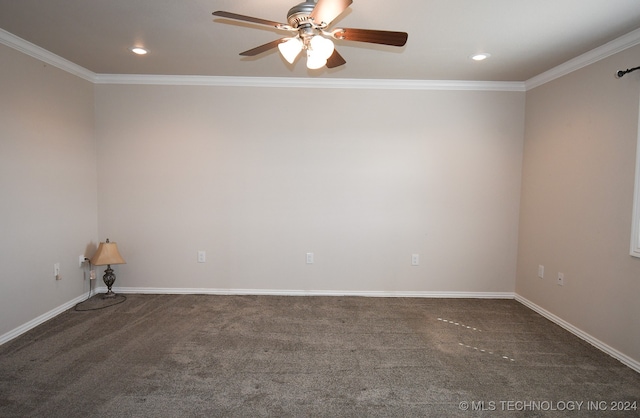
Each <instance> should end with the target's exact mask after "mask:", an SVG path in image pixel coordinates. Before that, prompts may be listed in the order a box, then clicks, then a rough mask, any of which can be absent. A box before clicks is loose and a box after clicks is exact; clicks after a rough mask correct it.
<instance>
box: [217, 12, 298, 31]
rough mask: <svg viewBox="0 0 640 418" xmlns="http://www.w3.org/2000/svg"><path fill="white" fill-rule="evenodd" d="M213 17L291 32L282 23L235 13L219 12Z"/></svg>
mask: <svg viewBox="0 0 640 418" xmlns="http://www.w3.org/2000/svg"><path fill="white" fill-rule="evenodd" d="M213 15H214V16H219V17H226V18H227V19H234V20H242V21H244V22H251V23H257V24H258V25H266V26H272V27H274V28H277V29H285V30H291V28H290V27H289V26H288V25H285V24H284V23H279V22H273V21H271V20H265V19H260V18H257V17H251V16H245V15H239V14H237V13H231V12H224V11H220V10H219V11H217V12H213Z"/></svg>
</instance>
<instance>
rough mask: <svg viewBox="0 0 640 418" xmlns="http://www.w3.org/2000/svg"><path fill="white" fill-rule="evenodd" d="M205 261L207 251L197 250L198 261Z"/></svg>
mask: <svg viewBox="0 0 640 418" xmlns="http://www.w3.org/2000/svg"><path fill="white" fill-rule="evenodd" d="M206 261H207V253H206V252H205V251H198V263H205V262H206Z"/></svg>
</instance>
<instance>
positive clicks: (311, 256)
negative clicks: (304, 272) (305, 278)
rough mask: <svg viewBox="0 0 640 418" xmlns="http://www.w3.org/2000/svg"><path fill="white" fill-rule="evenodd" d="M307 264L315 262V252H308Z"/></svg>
mask: <svg viewBox="0 0 640 418" xmlns="http://www.w3.org/2000/svg"><path fill="white" fill-rule="evenodd" d="M307 264H313V253H307Z"/></svg>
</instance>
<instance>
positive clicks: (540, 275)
mask: <svg viewBox="0 0 640 418" xmlns="http://www.w3.org/2000/svg"><path fill="white" fill-rule="evenodd" d="M538 277H540V278H541V279H544V266H543V265H542V264H540V265H539V266H538Z"/></svg>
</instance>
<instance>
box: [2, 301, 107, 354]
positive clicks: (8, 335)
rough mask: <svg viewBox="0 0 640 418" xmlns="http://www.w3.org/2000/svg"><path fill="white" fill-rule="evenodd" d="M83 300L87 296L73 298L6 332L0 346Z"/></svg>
mask: <svg viewBox="0 0 640 418" xmlns="http://www.w3.org/2000/svg"><path fill="white" fill-rule="evenodd" d="M94 294H95V290H94V291H93V292H91V294H90V296H93V295H94ZM85 299H87V295H86V294H84V295H80V296H78V297H77V298H74V299H72V300H70V301H69V302H67V303H64V304H62V305H60V306H58V307H57V308H54V309H52V310H50V311H49V312H46V313H44V314H42V315H40V316H39V317H37V318H34V319H32V320H31V321H29V322H27V323H26V324H22V325H20V326H19V327H18V328H15V329H13V330H11V331H9V332H7V333H6V334H3V335H0V345H2V344H4V343H6V342H7V341H10V340H13V339H14V338H16V337H18V336H20V335H22V334H24V333H25V332H27V331H29V330H31V329H33V328H35V327H37V326H38V325H40V324H42V323H44V322H46V321H48V320H50V319H51V318H54V317H56V316H58V315H60V314H61V313H62V312H64V311H66V310H67V309H70V308H73V307H74V306H76V305H77V304H78V303H80V302H82V301H84V300H85Z"/></svg>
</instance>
